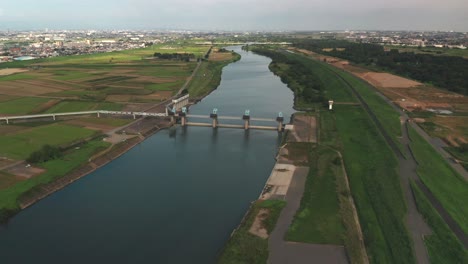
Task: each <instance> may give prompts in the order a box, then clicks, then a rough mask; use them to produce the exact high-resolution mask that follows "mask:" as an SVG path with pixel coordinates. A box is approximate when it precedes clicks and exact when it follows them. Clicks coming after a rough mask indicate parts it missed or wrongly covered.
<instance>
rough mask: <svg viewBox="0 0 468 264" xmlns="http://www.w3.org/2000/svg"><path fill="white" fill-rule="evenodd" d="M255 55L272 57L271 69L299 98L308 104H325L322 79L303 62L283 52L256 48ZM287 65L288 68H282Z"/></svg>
mask: <svg viewBox="0 0 468 264" xmlns="http://www.w3.org/2000/svg"><path fill="white" fill-rule="evenodd" d="M253 51H254V52H255V53H258V54H261V55H264V56H267V57H270V58H271V59H272V62H271V64H270V69H271V70H272V71H273V72H274V73H275V74H277V75H278V76H279V77H280V78H281V81H282V82H283V83H286V84H288V87H289V88H291V89H292V90H293V91H294V94H295V96H296V97H297V98H300V99H301V100H303V101H304V102H306V103H318V102H324V101H325V97H324V96H323V90H324V85H323V83H322V81H321V80H320V78H319V77H318V76H317V75H316V74H315V73H314V72H313V71H312V70H311V69H310V67H308V66H307V65H304V62H303V61H300V60H296V59H294V58H291V56H287V55H286V54H284V53H282V52H281V51H274V50H270V49H266V48H258V47H255V48H254V49H253ZM281 64H285V65H286V67H284V66H283V67H282V66H281Z"/></svg>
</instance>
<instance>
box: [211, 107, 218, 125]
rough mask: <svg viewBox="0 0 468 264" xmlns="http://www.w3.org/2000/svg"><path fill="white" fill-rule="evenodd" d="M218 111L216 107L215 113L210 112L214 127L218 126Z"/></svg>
mask: <svg viewBox="0 0 468 264" xmlns="http://www.w3.org/2000/svg"><path fill="white" fill-rule="evenodd" d="M217 111H218V109H216V108H215V110H213V113H211V114H210V117H211V119H213V123H212V126H213V128H217V127H218V114H217V113H216V112H217Z"/></svg>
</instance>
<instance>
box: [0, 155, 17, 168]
mask: <svg viewBox="0 0 468 264" xmlns="http://www.w3.org/2000/svg"><path fill="white" fill-rule="evenodd" d="M15 162H17V161H16V160H12V159H8V158H6V157H0V170H2V169H3V168H5V167H7V166H10V165H12V164H13V163H15Z"/></svg>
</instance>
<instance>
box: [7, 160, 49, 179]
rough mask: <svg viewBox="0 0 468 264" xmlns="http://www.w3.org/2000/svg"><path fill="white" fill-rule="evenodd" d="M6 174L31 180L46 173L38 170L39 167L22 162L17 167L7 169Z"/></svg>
mask: <svg viewBox="0 0 468 264" xmlns="http://www.w3.org/2000/svg"><path fill="white" fill-rule="evenodd" d="M6 172H8V173H10V174H13V175H16V176H19V177H23V178H27V179H29V178H31V177H34V176H37V175H39V174H41V173H43V172H45V170H44V169H41V168H38V167H34V166H31V165H29V164H27V163H26V162H22V163H20V164H18V165H16V166H13V167H10V168H8V169H6Z"/></svg>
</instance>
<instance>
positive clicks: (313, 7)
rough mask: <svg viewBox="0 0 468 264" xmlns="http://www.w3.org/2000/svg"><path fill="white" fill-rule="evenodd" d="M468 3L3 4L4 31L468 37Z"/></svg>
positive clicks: (28, 0)
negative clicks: (322, 32) (393, 33)
mask: <svg viewBox="0 0 468 264" xmlns="http://www.w3.org/2000/svg"><path fill="white" fill-rule="evenodd" d="M467 13H468V1H463V0H447V1H444V2H440V1H435V0H406V1H405V0H394V1H392V2H391V3H387V2H385V1H383V0H381V1H373V0H355V1H352V3H350V2H348V1H346V2H345V1H343V0H309V1H306V0H290V1H287V0H274V1H267V0H254V1H247V0H238V1H236V2H231V1H227V0H198V1H188V0H160V1H158V2H157V3H155V2H153V1H150V0H133V1H130V0H113V1H109V0H101V1H90V0H81V1H79V2H77V1H70V0H62V1H59V0H43V1H34V0H24V1H22V2H21V3H18V2H8V3H3V4H1V5H0V30H7V29H11V30H37V29H44V28H49V29H53V30H57V29H91V28H92V29H118V28H120V29H133V30H136V29H187V30H208V31H209V30H232V31H254V30H260V31H279V30H285V31H291V30H298V31H313V30H325V31H326V30H346V29H350V30H423V31H432V30H439V31H450V30H453V31H460V32H467V31H468V16H466V14H467Z"/></svg>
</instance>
